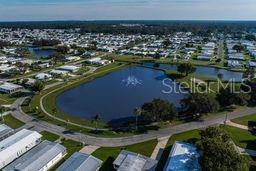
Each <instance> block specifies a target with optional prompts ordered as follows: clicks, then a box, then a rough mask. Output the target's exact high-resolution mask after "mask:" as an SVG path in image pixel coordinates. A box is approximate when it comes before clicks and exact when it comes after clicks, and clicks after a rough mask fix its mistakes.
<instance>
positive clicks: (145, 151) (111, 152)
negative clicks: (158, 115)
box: [92, 139, 157, 171]
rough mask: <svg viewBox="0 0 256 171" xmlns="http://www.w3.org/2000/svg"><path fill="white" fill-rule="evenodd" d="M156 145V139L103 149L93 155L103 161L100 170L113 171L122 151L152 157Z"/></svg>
mask: <svg viewBox="0 0 256 171" xmlns="http://www.w3.org/2000/svg"><path fill="white" fill-rule="evenodd" d="M156 144H157V140H156V139H154V140H151V141H146V142H143V143H139V144H134V145H130V146H127V147H113V148H109V147H108V148H107V147H102V148H99V149H98V150H96V151H95V152H94V153H93V154H92V155H93V156H95V157H97V158H99V159H101V160H102V161H103V162H104V163H103V165H102V167H101V169H100V170H101V171H110V170H113V166H112V164H113V162H114V160H115V159H116V157H117V156H118V154H119V153H120V152H121V150H123V149H125V150H128V151H131V152H135V153H139V154H142V155H145V156H147V157H150V156H151V154H152V152H153V150H154V149H155V146H156Z"/></svg>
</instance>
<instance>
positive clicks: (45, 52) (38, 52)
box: [28, 47, 55, 59]
mask: <svg viewBox="0 0 256 171" xmlns="http://www.w3.org/2000/svg"><path fill="white" fill-rule="evenodd" d="M28 49H29V51H30V53H32V54H34V55H35V57H36V58H37V59H42V58H47V57H49V56H50V55H52V54H54V52H55V50H53V49H40V48H33V47H30V48H28Z"/></svg>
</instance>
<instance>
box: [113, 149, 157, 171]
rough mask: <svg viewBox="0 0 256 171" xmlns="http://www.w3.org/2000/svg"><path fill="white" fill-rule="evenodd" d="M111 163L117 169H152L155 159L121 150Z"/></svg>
mask: <svg viewBox="0 0 256 171" xmlns="http://www.w3.org/2000/svg"><path fill="white" fill-rule="evenodd" d="M113 165H114V168H115V169H116V170H117V171H154V170H155V169H156V166H157V161H156V160H153V159H151V158H148V157H146V156H143V155H140V154H137V153H133V152H130V151H126V150H122V151H121V152H120V154H119V155H118V157H117V158H116V160H115V161H114V163H113Z"/></svg>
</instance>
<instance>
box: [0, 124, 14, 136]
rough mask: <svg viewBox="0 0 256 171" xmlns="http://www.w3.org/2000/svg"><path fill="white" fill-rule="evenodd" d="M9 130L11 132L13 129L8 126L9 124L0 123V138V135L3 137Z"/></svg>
mask: <svg viewBox="0 0 256 171" xmlns="http://www.w3.org/2000/svg"><path fill="white" fill-rule="evenodd" d="M11 132H13V129H12V128H10V127H9V126H7V125H4V124H2V125H0V139H1V138H2V137H5V136H6V135H7V134H9V133H11Z"/></svg>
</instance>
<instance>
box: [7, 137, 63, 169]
mask: <svg viewBox="0 0 256 171" xmlns="http://www.w3.org/2000/svg"><path fill="white" fill-rule="evenodd" d="M66 154H67V152H66V148H65V147H64V146H62V145H60V144H58V143H55V142H50V141H43V142H42V143H40V144H39V145H37V146H36V147H34V148H33V149H31V150H30V151H28V152H27V153H26V154H24V155H23V156H21V157H20V158H18V159H17V160H15V161H14V162H12V163H11V164H10V165H8V166H7V167H5V168H4V169H3V171H23V170H31V171H32V170H41V171H44V170H45V171H46V170H49V169H50V168H52V167H53V166H54V165H55V164H57V163H58V162H59V161H60V160H61V159H62V158H63V157H64V156H65V155H66Z"/></svg>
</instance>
